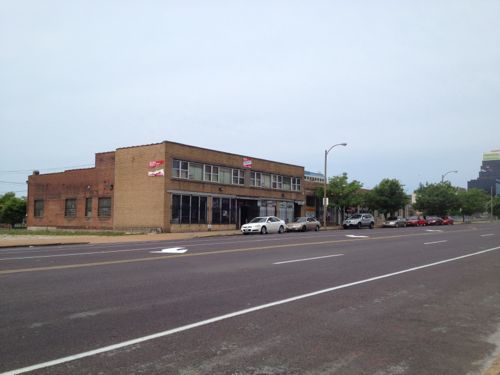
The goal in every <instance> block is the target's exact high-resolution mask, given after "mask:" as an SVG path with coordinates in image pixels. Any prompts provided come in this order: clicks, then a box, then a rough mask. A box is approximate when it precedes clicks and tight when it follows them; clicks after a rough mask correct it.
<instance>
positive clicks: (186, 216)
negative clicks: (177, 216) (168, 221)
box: [181, 195, 191, 224]
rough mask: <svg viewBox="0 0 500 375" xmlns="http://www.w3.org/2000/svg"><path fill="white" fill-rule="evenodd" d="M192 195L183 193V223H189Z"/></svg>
mask: <svg viewBox="0 0 500 375" xmlns="http://www.w3.org/2000/svg"><path fill="white" fill-rule="evenodd" d="M190 200H191V196H189V195H183V196H182V199H181V224H189V214H190V210H191V204H190Z"/></svg>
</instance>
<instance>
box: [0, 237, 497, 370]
mask: <svg viewBox="0 0 500 375" xmlns="http://www.w3.org/2000/svg"><path fill="white" fill-rule="evenodd" d="M496 250H500V246H498V247H493V248H490V249H486V250H482V251H478V252H475V253H471V254H466V255H462V256H459V257H456V258H449V259H445V260H441V261H439V262H435V263H429V264H425V265H422V266H417V267H413V268H408V269H405V270H401V271H396V272H392V273H388V274H385V275H380V276H375V277H370V278H368V279H364V280H359V281H355V282H352V283H348V284H343V285H338V286H334V287H331V288H328V289H323V290H318V291H315V292H311V293H307V294H301V295H299V296H295V297H291V298H287V299H283V300H280V301H274V302H271V303H267V304H264V305H260V306H255V307H252V308H249V309H244V310H239V311H235V312H232V313H229V314H225V315H221V316H216V317H214V318H211V319H207V320H202V321H200V322H196V323H192V324H187V325H185V326H181V327H177V328H173V329H169V330H167V331H163V332H158V333H154V334H152V335H148V336H143V337H139V338H135V339H132V340H129V341H123V342H120V343H117V344H114V345H109V346H104V347H102V348H98V349H94V350H90V351H88V352H83V353H79V354H75V355H70V356H67V357H62V358H58V359H54V360H52V361H48V362H44V363H38V364H36V365H32V366H28V367H23V368H20V369H16V370H11V371H7V372H3V373H1V374H0V375H15V374H24V373H26V372H30V371H34V370H39V369H42V368H47V367H51V366H56V365H60V364H62V363H67V362H71V361H75V360H77V359H82V358H86V357H91V356H94V355H99V354H102V353H107V352H110V351H113V350H117V349H121V348H125V347H127V346H131V345H136V344H140V343H142V342H145V341H150V340H155V339H159V338H161V337H165V336H170V335H173V334H175V333H179V332H183V331H188V330H191V329H194V328H198V327H202V326H206V325H209V324H213V323H216V322H220V321H222V320H227V319H231V318H234V317H237V316H241V315H246V314H250V313H253V312H256V311H259V310H264V309H268V308H271V307H274V306H279V305H284V304H287V303H291V302H295V301H299V300H302V299H306V298H310V297H314V296H318V295H321V294H325V293H331V292H333V291H336V290H339V289H345V288H349V287H352V286H356V285H360V284H366V283H370V282H373V281H377V280H381V279H386V278H389V277H393V276H398V275H401V274H404V273H409V272H414V271H418V270H421V269H424V268H430V267H435V266H438V265H440V264H445V263H450V262H455V261H457V260H461V259H465V258H469V257H473V256H477V255H481V254H485V253H489V252H492V251H496Z"/></svg>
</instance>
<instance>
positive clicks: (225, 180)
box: [219, 167, 231, 184]
mask: <svg viewBox="0 0 500 375" xmlns="http://www.w3.org/2000/svg"><path fill="white" fill-rule="evenodd" d="M219 182H220V183H221V184H230V183H231V169H229V168H222V167H221V168H219Z"/></svg>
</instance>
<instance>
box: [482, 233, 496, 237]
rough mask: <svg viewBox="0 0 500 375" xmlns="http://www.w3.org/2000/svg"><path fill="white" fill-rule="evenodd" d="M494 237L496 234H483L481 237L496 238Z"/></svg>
mask: <svg viewBox="0 0 500 375" xmlns="http://www.w3.org/2000/svg"><path fill="white" fill-rule="evenodd" d="M494 235H495V234H494V233H488V234H481V237H490V236H494Z"/></svg>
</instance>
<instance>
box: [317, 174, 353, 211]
mask: <svg viewBox="0 0 500 375" xmlns="http://www.w3.org/2000/svg"><path fill="white" fill-rule="evenodd" d="M362 187H363V184H362V183H361V182H359V181H356V180H353V181H351V182H349V178H348V176H347V173H345V172H344V173H343V174H342V175H340V176H334V177H332V178H330V180H329V181H328V185H327V187H326V196H327V197H328V199H329V204H328V206H329V207H339V208H341V211H342V220H344V212H345V209H346V208H347V207H354V206H358V205H360V204H362V203H363V193H362V189H361V188H362ZM316 196H317V197H319V198H323V188H318V189H316Z"/></svg>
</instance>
